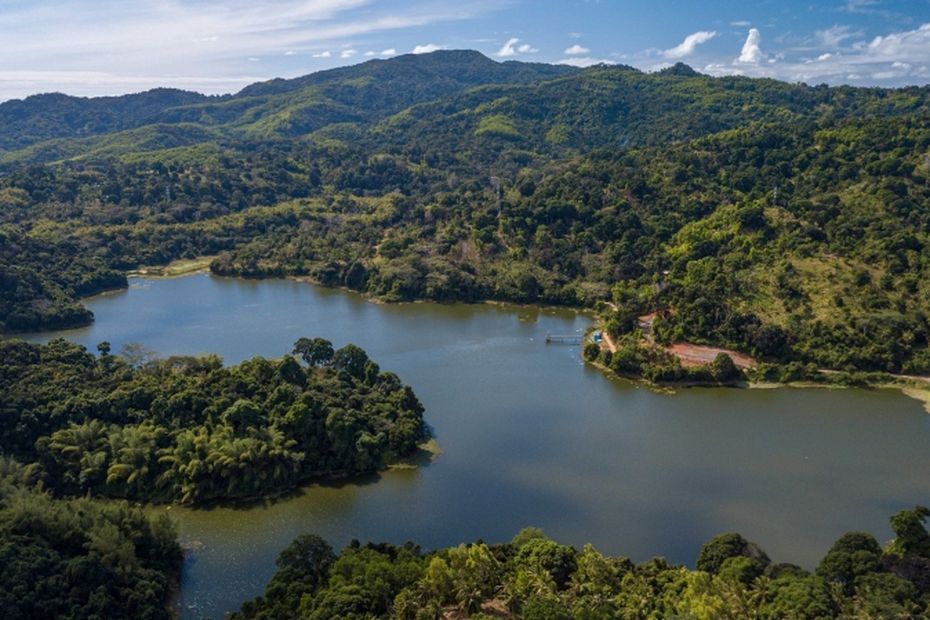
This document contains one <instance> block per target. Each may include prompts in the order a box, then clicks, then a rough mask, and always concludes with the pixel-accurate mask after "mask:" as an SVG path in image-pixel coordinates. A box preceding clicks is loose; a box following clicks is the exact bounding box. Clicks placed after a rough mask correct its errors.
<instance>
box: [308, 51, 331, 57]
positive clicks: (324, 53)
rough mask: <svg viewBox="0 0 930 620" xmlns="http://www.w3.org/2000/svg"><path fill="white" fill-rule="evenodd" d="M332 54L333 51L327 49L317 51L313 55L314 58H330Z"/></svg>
mask: <svg viewBox="0 0 930 620" xmlns="http://www.w3.org/2000/svg"><path fill="white" fill-rule="evenodd" d="M332 55H333V53H332V52H331V51H329V50H326V51H325V52H317V53H316V54H314V55H313V57H314V58H329V57H330V56H332Z"/></svg>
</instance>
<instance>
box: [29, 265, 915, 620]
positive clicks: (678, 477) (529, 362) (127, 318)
mask: <svg viewBox="0 0 930 620" xmlns="http://www.w3.org/2000/svg"><path fill="white" fill-rule="evenodd" d="M87 305H88V307H90V308H91V310H93V312H94V314H95V315H96V322H95V323H94V324H93V325H92V326H90V327H87V328H84V329H78V330H71V331H66V332H58V333H56V334H37V335H32V336H30V337H29V338H30V339H32V340H47V339H48V338H50V337H52V336H59V335H61V336H65V337H67V338H69V339H71V340H74V341H76V342H79V343H81V344H84V345H85V346H87V347H89V348H91V349H93V347H95V346H96V344H97V343H98V342H100V341H103V340H107V341H109V342H111V343H112V345H113V350H114V351H118V350H119V349H120V347H121V346H122V345H123V344H125V343H129V342H139V343H143V344H144V345H146V346H148V347H150V348H152V349H154V350H156V351H158V352H159V353H161V354H163V355H171V354H197V353H205V352H216V353H219V354H220V355H221V356H222V357H223V358H224V359H225V361H226V362H227V363H234V362H238V361H241V360H243V359H246V358H248V357H251V356H253V355H264V356H271V357H276V356H280V355H282V354H284V353H287V352H288V351H289V350H290V348H291V345H292V343H293V342H294V341H295V340H296V339H297V338H299V337H300V336H308V337H313V336H322V337H324V338H327V339H329V340H331V341H332V342H333V343H334V344H335V346H337V347H339V346H342V345H344V344H346V343H349V342H354V343H356V344H358V345H359V346H361V347H362V348H364V349H365V350H366V351H368V353H369V354H370V355H371V357H372V358H373V359H374V360H376V361H377V362H378V363H379V364H380V365H381V367H382V369H385V370H390V371H393V372H396V373H397V374H398V375H400V377H401V378H402V379H403V380H404V381H406V382H407V383H409V384H411V385H412V386H413V388H414V390H415V391H416V393H417V395H418V396H419V397H420V399H421V400H422V402H423V404H424V405H425V407H426V414H425V415H426V419H427V421H428V422H429V424H430V425H431V427H432V428H433V430H434V433H435V436H436V438H437V440H438V442H439V444H440V446H441V448H442V450H443V452H442V454H441V455H440V456H439V457H438V458H437V459H436V460H435V461H433V462H432V463H429V464H428V465H426V466H423V467H421V468H419V469H415V470H394V471H389V472H385V473H383V474H381V475H378V476H370V477H366V478H362V479H357V480H350V481H343V482H340V483H338V484H319V485H311V486H309V487H307V488H305V489H303V490H302V491H301V492H299V493H298V494H296V495H294V496H292V497H288V498H286V499H283V500H280V501H277V502H273V503H269V504H267V505H261V506H252V507H248V508H216V509H211V510H191V509H187V508H178V507H172V508H165V507H159V508H154V509H153V510H158V511H162V510H167V511H168V512H169V513H170V514H172V515H173V516H174V518H175V519H176V520H177V522H178V524H179V529H180V535H181V539H182V542H184V543H185V544H187V545H189V546H190V548H191V552H190V553H189V554H188V556H187V559H186V561H185V566H184V572H183V578H182V590H181V599H180V605H181V612H182V616H183V617H188V618H200V617H204V616H212V617H221V616H222V614H223V613H224V612H225V611H229V610H232V609H235V608H237V607H238V605H239V604H240V603H241V602H242V601H243V600H246V599H248V598H251V597H253V596H255V595H257V594H260V593H261V591H262V588H263V586H264V584H265V582H266V581H267V579H268V578H269V577H270V576H271V574H272V573H273V571H274V560H275V558H276V556H277V554H278V552H280V551H281V549H283V548H284V547H285V546H286V545H287V544H288V543H289V542H290V541H291V540H292V539H293V538H294V537H296V536H297V535H298V534H301V533H305V532H314V533H318V534H320V535H322V536H324V537H325V538H327V539H328V540H329V541H330V542H331V543H332V544H333V545H334V546H336V547H337V548H338V547H340V546H342V545H345V544H346V543H348V542H349V541H350V540H351V539H353V538H357V539H360V540H362V541H367V540H375V541H390V542H395V543H403V542H404V541H406V540H414V541H416V542H418V543H420V544H422V545H423V546H424V547H427V548H432V547H437V546H446V545H452V544H457V543H459V542H464V541H473V540H476V539H479V538H481V539H483V540H485V541H488V542H500V541H506V540H509V539H510V538H511V537H512V536H513V535H514V534H515V533H516V532H517V531H518V530H520V529H521V528H523V527H526V526H530V525H534V526H539V527H542V528H543V529H544V530H545V531H546V533H547V534H549V535H550V536H552V537H553V538H555V539H556V540H559V541H560V542H564V543H568V544H573V545H576V546H580V545H582V544H584V543H585V542H589V541H590V542H592V543H594V544H595V546H596V547H598V549H600V550H601V551H602V552H605V553H610V554H615V555H626V556H629V557H631V558H632V559H634V560H637V561H641V560H645V559H648V558H650V557H652V556H654V555H663V556H665V557H667V558H668V559H669V560H671V561H674V562H684V563H688V564H690V565H692V566H693V564H694V560H695V559H696V557H697V554H698V551H699V550H700V547H701V545H702V544H703V543H704V542H706V541H707V540H708V539H709V538H711V537H712V536H714V535H715V534H718V533H721V532H725V531H738V532H741V533H742V534H743V535H744V536H746V537H747V538H749V539H751V540H754V541H756V542H758V543H759V544H760V545H761V546H762V547H763V548H764V549H765V550H766V551H768V553H769V555H770V556H772V558H773V559H774V560H776V561H791V562H794V563H797V564H801V565H803V566H805V567H807V568H813V567H814V566H815V565H816V563H817V561H818V560H819V558H820V557H822V555H823V554H824V553H825V551H826V550H827V548H828V547H829V546H830V544H831V543H832V542H833V541H834V540H835V539H836V538H837V537H839V536H840V535H841V534H842V533H844V532H846V531H849V530H866V531H869V532H872V533H873V534H875V535H876V536H877V537H878V538H879V540H880V541H884V540H887V539H889V538H890V537H891V530H890V529H889V527H888V517H889V516H890V515H891V514H892V513H894V512H896V511H898V510H900V509H902V508H907V507H913V506H914V505H915V504H928V503H930V450H928V446H930V416H928V415H927V414H926V412H925V411H924V409H923V406H922V405H921V404H920V403H918V402H917V401H914V400H910V399H908V398H907V397H905V396H904V395H902V394H900V393H898V392H896V391H884V390H876V391H866V390H826V389H808V390H800V389H787V388H786V389H774V390H762V389H758V390H756V389H753V390H740V389H689V390H682V391H680V392H678V393H677V394H662V393H657V392H654V391H652V390H649V389H646V388H643V387H639V386H636V385H633V384H631V383H628V382H625V381H621V380H615V379H610V378H608V377H606V376H604V375H603V374H601V373H600V372H598V371H596V370H594V369H592V368H589V367H586V366H585V365H584V364H583V363H582V361H581V359H580V355H579V351H578V347H577V346H566V345H552V344H550V345H547V344H545V340H544V339H545V336H546V334H580V333H582V332H583V331H584V330H585V329H587V328H588V327H589V325H590V321H591V319H590V317H588V316H585V315H583V314H578V313H574V312H571V311H565V310H550V309H531V308H522V307H515V306H501V305H490V304H483V305H441V304H430V303H422V304H421V303H417V304H396V305H380V304H374V303H370V302H368V301H366V300H365V299H364V298H362V297H360V296H358V295H355V294H352V293H347V292H344V291H335V290H328V289H324V288H320V287H316V286H313V285H311V284H307V283H302V282H297V281H292V280H261V281H253V280H239V279H226V278H217V277H213V276H210V275H208V274H203V273H200V274H194V275H190V276H186V277H182V278H175V279H144V278H133V279H131V280H130V288H129V289H128V290H126V291H119V292H115V293H109V294H106V295H102V296H99V297H96V298H93V299H91V300H89V301H88V302H87Z"/></svg>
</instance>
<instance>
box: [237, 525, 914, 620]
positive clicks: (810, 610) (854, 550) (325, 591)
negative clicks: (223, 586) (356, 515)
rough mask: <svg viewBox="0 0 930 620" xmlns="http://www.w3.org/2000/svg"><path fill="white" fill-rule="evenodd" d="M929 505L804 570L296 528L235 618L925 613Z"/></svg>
mask: <svg viewBox="0 0 930 620" xmlns="http://www.w3.org/2000/svg"><path fill="white" fill-rule="evenodd" d="M928 514H930V511H928V510H927V509H926V508H920V507H918V508H916V509H914V510H903V511H901V512H899V513H898V514H896V515H894V516H893V517H892V518H891V525H892V528H893V529H894V531H895V534H896V538H895V540H894V541H893V542H892V543H891V544H890V545H889V546H888V547H886V548H885V549H882V548H881V547H880V546H879V544H878V541H876V540H875V538H874V537H873V536H872V535H870V534H867V533H863V532H849V533H848V534H845V535H843V536H842V537H840V539H839V540H837V541H836V543H835V544H834V545H833V546H832V547H831V548H830V550H829V551H828V552H827V554H826V555H825V556H824V558H823V560H822V561H821V562H820V564H819V565H818V566H817V569H816V571H814V572H808V571H806V570H803V569H801V568H800V567H798V566H795V565H793V564H785V563H774V562H772V561H771V560H770V559H769V557H768V556H767V555H766V554H765V552H764V551H762V549H760V548H759V546H758V545H756V544H754V543H752V542H749V541H747V540H746V539H745V538H743V537H742V536H740V535H739V534H736V533H729V534H721V535H719V536H716V537H715V538H713V539H712V540H710V541H709V542H708V543H707V544H706V545H704V547H703V548H702V549H701V552H700V555H699V556H698V558H697V563H696V570H689V569H688V568H687V567H684V566H675V565H672V564H669V563H668V562H666V561H665V560H664V559H662V558H654V559H652V560H649V561H647V562H643V563H642V564H634V563H633V562H631V561H630V560H629V559H627V558H616V557H609V556H605V555H602V554H601V553H599V552H598V551H597V550H596V549H594V547H592V546H591V545H585V547H584V548H583V549H581V550H578V549H575V548H573V547H569V546H567V545H561V544H559V543H557V542H555V541H553V540H550V539H549V538H547V537H546V536H545V535H544V534H543V533H542V531H541V530H539V529H537V528H528V529H526V530H523V531H522V532H520V533H519V534H518V535H517V536H516V537H514V539H513V540H512V541H511V542H510V543H505V544H497V545H488V544H485V543H483V542H480V541H479V542H476V543H473V544H470V545H459V546H457V547H450V548H448V549H439V550H437V551H433V552H424V551H423V550H421V549H420V547H418V546H417V545H414V544H413V543H407V544H406V545H403V546H395V545H390V544H372V543H369V544H366V545H362V544H360V543H359V542H358V541H354V542H352V543H351V544H350V545H349V546H348V547H346V548H345V549H343V550H342V552H341V553H339V554H338V555H336V553H335V552H334V551H333V549H332V547H330V546H329V544H327V543H326V541H324V540H322V539H321V538H319V537H318V536H314V535H304V536H301V537H299V538H297V539H296V540H295V541H294V542H293V543H291V545H290V546H289V547H288V548H287V549H285V550H284V551H283V552H282V553H281V555H280V556H279V557H278V563H277V566H278V570H277V572H276V573H275V574H274V576H273V577H272V578H271V580H270V581H269V582H268V585H267V587H266V588H265V594H264V596H262V597H259V598H257V599H256V600H254V601H249V602H247V603H245V604H244V605H243V606H242V609H241V610H240V611H239V613H237V614H234V615H233V618H235V619H238V620H247V619H255V620H259V619H269V620H270V619H271V618H275V619H289V618H308V619H311V620H325V619H328V618H393V619H395V620H416V619H432V618H513V619H516V618H527V619H536V618H545V619H551V620H563V619H566V620H567V619H568V618H585V619H589V620H601V619H603V620H608V619H614V618H696V619H701V620H704V619H706V620H717V619H719V618H811V619H813V618H922V617H926V613H927V601H928V593H930V536H928V534H927V530H926V528H925V527H924V521H925V519H926V517H927V515H928Z"/></svg>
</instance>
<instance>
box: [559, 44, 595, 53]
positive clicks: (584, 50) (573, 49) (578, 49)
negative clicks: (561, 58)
mask: <svg viewBox="0 0 930 620" xmlns="http://www.w3.org/2000/svg"><path fill="white" fill-rule="evenodd" d="M565 53H566V54H568V55H569V56H580V55H581V54H589V53H591V50H589V49H588V48H586V47H583V46H581V45H578V44H577V43H575V44H574V45H572V46H571V47H570V48H568V49H567V50H565Z"/></svg>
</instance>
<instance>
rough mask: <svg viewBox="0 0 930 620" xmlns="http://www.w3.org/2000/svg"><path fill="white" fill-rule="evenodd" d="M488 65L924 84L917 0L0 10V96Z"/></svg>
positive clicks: (23, 4) (360, 2)
mask: <svg viewBox="0 0 930 620" xmlns="http://www.w3.org/2000/svg"><path fill="white" fill-rule="evenodd" d="M462 48H468V49H476V50H478V51H480V52H483V53H484V54H486V55H487V56H489V57H491V58H494V59H496V60H525V61H535V62H552V63H557V62H560V63H568V64H574V65H578V66H586V65H589V64H594V63H598V62H605V63H623V64H630V65H633V66H636V67H639V68H641V69H644V70H650V71H651V70H656V69H659V68H662V67H663V66H667V65H669V64H671V63H674V62H678V61H681V62H686V63H688V64H690V65H691V66H693V67H695V68H696V69H698V70H699V71H703V72H705V73H710V74H713V75H724V74H740V75H750V76H766V77H773V78H778V79H782V80H787V81H791V82H796V81H804V82H808V83H821V82H826V83H829V84H838V83H846V84H855V85H882V86H899V85H904V84H927V83H930V0H817V1H812V0H808V1H798V0H777V1H776V0H761V1H757V2H746V1H745V0H744V1H736V0H705V1H703V2H698V1H692V0H675V1H672V0H649V1H640V0H496V1H495V0H456V1H455V2H440V1H437V0H406V1H402V0H391V1H384V0H267V1H264V2H263V1H261V0H226V1H224V2H217V1H213V0H200V1H194V0H164V1H159V0H149V1H140V0H58V1H45V0H0V100H6V99H10V98H16V97H23V96H26V95H29V94H32V93H36V92H50V91H60V92H66V93H69V94H76V95H102V94H121V93H126V92H137V91H140V90H145V89H148V88H152V87H155V86H174V87H178V88H186V89H190V90H198V91H201V92H206V93H226V92H235V91H237V90H239V89H240V88H242V87H243V86H245V85H246V84H249V83H251V82H254V81H257V80H263V79H268V78H271V77H294V76H298V75H303V74H306V73H311V72H313V71H317V70H320V69H327V68H331V67H335V66H339V65H345V64H352V63H357V62H361V61H363V60H366V59H369V58H375V57H380V58H385V57H390V56H394V55H397V54H404V53H410V52H414V51H416V52H424V51H429V50H433V49H462Z"/></svg>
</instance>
